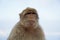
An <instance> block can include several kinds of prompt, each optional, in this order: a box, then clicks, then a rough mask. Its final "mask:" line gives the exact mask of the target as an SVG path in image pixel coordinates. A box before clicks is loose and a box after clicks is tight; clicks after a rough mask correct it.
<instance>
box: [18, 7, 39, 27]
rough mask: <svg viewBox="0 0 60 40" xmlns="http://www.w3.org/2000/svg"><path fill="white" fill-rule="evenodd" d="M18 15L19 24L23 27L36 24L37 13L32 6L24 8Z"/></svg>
mask: <svg viewBox="0 0 60 40" xmlns="http://www.w3.org/2000/svg"><path fill="white" fill-rule="evenodd" d="M19 15H20V21H21V24H22V25H24V26H25V27H32V26H37V22H38V14H37V11H36V9H34V8H29V7H28V8H26V9H25V10H23V12H22V13H21V14H19Z"/></svg>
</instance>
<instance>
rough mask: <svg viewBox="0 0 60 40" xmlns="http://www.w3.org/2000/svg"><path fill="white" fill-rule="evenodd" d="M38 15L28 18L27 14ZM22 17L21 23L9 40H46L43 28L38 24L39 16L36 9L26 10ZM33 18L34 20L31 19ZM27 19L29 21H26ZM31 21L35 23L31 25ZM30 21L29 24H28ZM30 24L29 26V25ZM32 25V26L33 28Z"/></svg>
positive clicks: (14, 29) (16, 26)
mask: <svg viewBox="0 0 60 40" xmlns="http://www.w3.org/2000/svg"><path fill="white" fill-rule="evenodd" d="M28 12H30V13H36V15H34V14H33V15H32V16H28V15H27V17H29V18H27V17H26V15H25V14H26V13H28ZM19 15H20V21H19V22H18V23H17V24H16V25H15V27H14V28H13V29H12V31H11V33H10V35H9V37H8V40H45V36H44V33H43V31H42V28H41V26H40V25H39V23H38V14H37V11H36V10H35V9H34V8H26V9H25V10H23V12H22V13H21V14H19ZM30 17H33V18H30ZM26 18H27V19H26ZM29 19H30V20H31V19H32V21H34V22H31V23H32V24H33V25H32V24H29V23H30V21H29ZM27 21H28V22H27ZM27 24H28V25H27ZM31 25H32V26H31Z"/></svg>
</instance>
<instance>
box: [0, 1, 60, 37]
mask: <svg viewBox="0 0 60 40" xmlns="http://www.w3.org/2000/svg"><path fill="white" fill-rule="evenodd" d="M26 7H32V8H35V9H37V11H38V14H39V18H40V19H39V23H40V25H41V26H42V28H43V30H44V32H45V34H46V35H60V0H0V35H1V36H4V37H7V36H8V35H9V33H10V31H11V29H12V28H13V26H14V25H15V24H16V23H17V22H18V20H19V13H21V12H22V10H23V9H25V8H26ZM6 35H7V36H6Z"/></svg>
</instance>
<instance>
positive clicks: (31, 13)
mask: <svg viewBox="0 0 60 40" xmlns="http://www.w3.org/2000/svg"><path fill="white" fill-rule="evenodd" d="M28 14H36V13H31V12H29V13H26V14H25V15H28Z"/></svg>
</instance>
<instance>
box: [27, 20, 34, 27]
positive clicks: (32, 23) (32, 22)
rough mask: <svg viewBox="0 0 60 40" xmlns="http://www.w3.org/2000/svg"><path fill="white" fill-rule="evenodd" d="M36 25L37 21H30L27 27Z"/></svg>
mask: <svg viewBox="0 0 60 40" xmlns="http://www.w3.org/2000/svg"><path fill="white" fill-rule="evenodd" d="M34 24H35V21H32V20H29V21H28V22H27V25H28V26H33V25H34Z"/></svg>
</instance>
